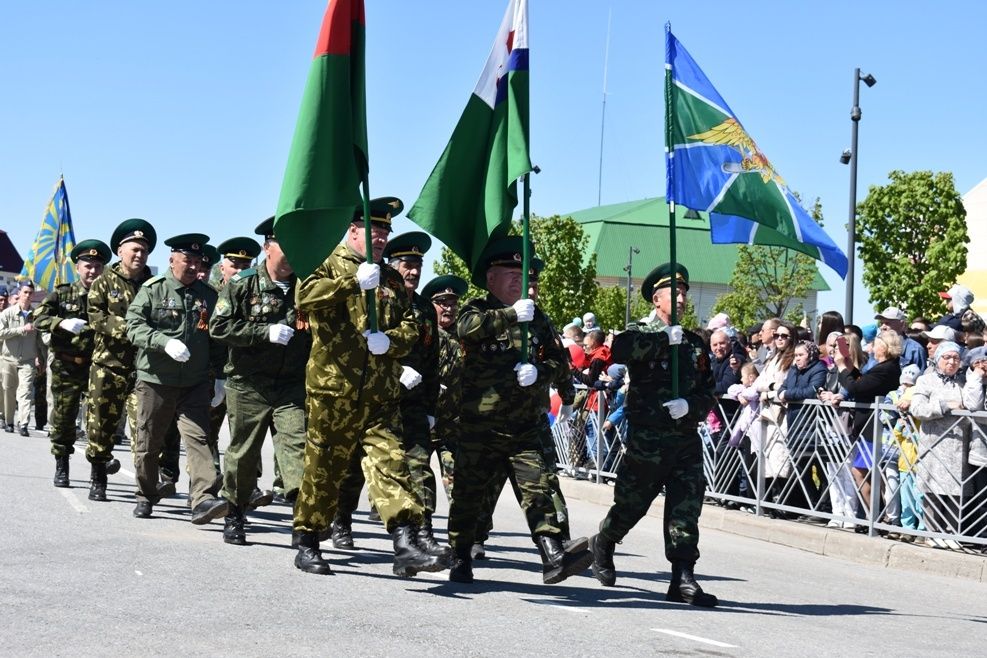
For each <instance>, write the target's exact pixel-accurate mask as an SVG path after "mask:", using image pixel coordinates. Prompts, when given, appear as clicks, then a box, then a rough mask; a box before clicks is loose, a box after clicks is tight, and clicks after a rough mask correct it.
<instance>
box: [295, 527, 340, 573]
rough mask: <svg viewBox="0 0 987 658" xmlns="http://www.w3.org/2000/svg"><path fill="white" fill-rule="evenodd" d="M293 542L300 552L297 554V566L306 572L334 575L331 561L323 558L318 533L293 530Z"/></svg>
mask: <svg viewBox="0 0 987 658" xmlns="http://www.w3.org/2000/svg"><path fill="white" fill-rule="evenodd" d="M291 543H292V545H297V546H298V554H297V555H295V566H296V567H298V568H299V569H301V570H302V571H304V572H305V573H315V574H319V575H320V576H330V575H332V569H331V568H330V567H329V563H328V562H326V561H325V560H323V559H322V551H320V550H319V537H318V535H316V534H315V533H314V532H292V533H291Z"/></svg>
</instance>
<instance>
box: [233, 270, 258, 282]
mask: <svg viewBox="0 0 987 658" xmlns="http://www.w3.org/2000/svg"><path fill="white" fill-rule="evenodd" d="M256 275H257V268H256V267H248V268H247V269H245V270H240V271H239V272H237V273H236V274H234V275H233V276H231V277H230V281H231V282H232V281H239V280H240V279H246V278H247V277H249V276H256Z"/></svg>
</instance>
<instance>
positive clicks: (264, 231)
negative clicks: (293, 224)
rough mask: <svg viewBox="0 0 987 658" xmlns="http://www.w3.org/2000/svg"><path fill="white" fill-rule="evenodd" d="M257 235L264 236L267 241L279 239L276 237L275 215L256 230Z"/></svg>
mask: <svg viewBox="0 0 987 658" xmlns="http://www.w3.org/2000/svg"><path fill="white" fill-rule="evenodd" d="M254 233H256V234H257V235H263V236H264V239H265V240H271V239H275V240H276V239H277V238H275V237H274V215H271V216H270V217H268V218H267V219H265V220H264V221H262V222H261V223H260V224H258V225H257V228H255V229H254Z"/></svg>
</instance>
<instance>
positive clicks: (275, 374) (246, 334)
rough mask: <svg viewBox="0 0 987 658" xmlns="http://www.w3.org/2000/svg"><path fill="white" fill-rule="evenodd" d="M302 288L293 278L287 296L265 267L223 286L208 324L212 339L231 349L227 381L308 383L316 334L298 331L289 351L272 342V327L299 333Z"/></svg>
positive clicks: (226, 370) (290, 342) (292, 277)
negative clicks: (298, 293)
mask: <svg viewBox="0 0 987 658" xmlns="http://www.w3.org/2000/svg"><path fill="white" fill-rule="evenodd" d="M297 283H298V278H297V277H296V276H295V275H292V276H291V280H290V284H289V286H288V292H287V294H285V293H284V292H282V291H281V288H279V287H278V285H277V284H276V283H274V281H272V280H271V277H270V275H269V274H268V273H267V266H266V265H265V264H264V263H261V264H260V265H258V266H257V268H255V269H249V270H243V271H242V272H239V273H238V274H235V275H234V276H233V278H231V279H230V280H229V282H228V283H227V284H226V285H225V286H223V288H222V289H221V290H220V293H219V301H217V302H216V312H215V313H213V316H212V318H211V319H210V320H209V333H210V334H211V335H212V337H213V338H215V339H216V340H218V341H220V342H221V343H223V344H224V345H226V346H228V348H229V360H228V362H227V365H226V369H225V370H224V372H225V374H226V376H228V377H232V378H234V379H242V380H244V381H246V382H248V383H251V384H259V385H269V384H271V383H275V382H276V383H278V384H298V383H302V382H304V381H305V364H306V363H308V356H309V351H310V350H311V349H312V334H311V333H309V332H308V331H307V330H306V331H299V330H296V331H295V333H294V335H292V337H291V340H289V341H288V344H287V345H277V344H274V343H272V342H271V341H270V337H269V336H270V334H269V327H270V326H271V325H273V324H284V325H287V326H289V327H291V328H295V321H296V320H297V319H298V314H297V313H296V312H295V288H296V285H297ZM258 378H260V379H261V380H263V381H258Z"/></svg>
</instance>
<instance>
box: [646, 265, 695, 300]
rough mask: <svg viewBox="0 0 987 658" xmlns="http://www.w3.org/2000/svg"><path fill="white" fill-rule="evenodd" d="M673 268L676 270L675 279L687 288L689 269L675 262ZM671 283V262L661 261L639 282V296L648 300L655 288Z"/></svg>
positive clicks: (667, 286) (664, 286)
mask: <svg viewBox="0 0 987 658" xmlns="http://www.w3.org/2000/svg"><path fill="white" fill-rule="evenodd" d="M675 269H676V270H677V271H678V274H677V275H676V277H675V278H676V280H677V281H678V282H679V284H680V285H683V286H685V289H686V290H688V289H689V270H688V269H686V267H685V265H683V264H682V263H676V264H675ZM671 285H672V264H671V263H662V264H661V265H659V266H658V267H656V268H655V269H653V270H651V271H650V272H649V273H648V276H646V277H644V283H642V284H641V296H642V297H644V298H645V299H646V300H648V301H649V302H650V301H651V298H652V297H653V296H654V293H655V290H657V289H659V288H669V287H671Z"/></svg>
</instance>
